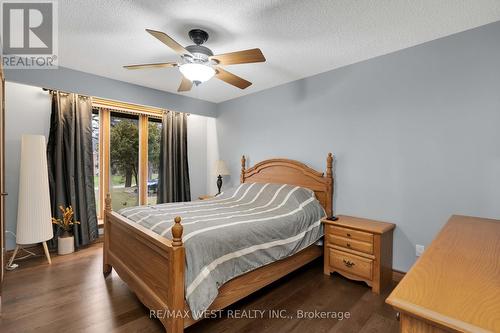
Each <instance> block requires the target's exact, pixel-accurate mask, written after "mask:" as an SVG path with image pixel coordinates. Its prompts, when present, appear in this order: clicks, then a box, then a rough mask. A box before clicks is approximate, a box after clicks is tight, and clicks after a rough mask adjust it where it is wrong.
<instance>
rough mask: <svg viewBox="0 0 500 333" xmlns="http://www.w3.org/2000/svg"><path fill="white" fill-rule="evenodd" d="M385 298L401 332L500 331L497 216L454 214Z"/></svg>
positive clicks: (499, 271) (499, 248)
mask: <svg viewBox="0 0 500 333" xmlns="http://www.w3.org/2000/svg"><path fill="white" fill-rule="evenodd" d="M386 302H387V303H389V304H391V305H392V306H393V307H394V308H396V310H398V311H400V313H401V317H400V318H401V331H402V332H412V333H417V332H429V333H430V332H432V333H441V332H500V221H499V220H491V219H482V218H476V217H466V216H456V215H454V216H452V217H451V218H450V220H449V221H448V223H447V224H446V225H445V226H444V228H443V229H442V230H441V231H440V233H439V234H438V236H437V237H436V239H435V240H434V241H433V242H432V243H431V245H430V246H429V247H428V249H427V250H426V251H425V252H424V254H423V255H422V257H420V259H419V260H418V261H417V263H416V264H415V265H414V266H413V267H412V269H411V270H410V271H409V272H408V273H407V274H406V276H405V277H404V278H403V280H402V281H401V282H400V283H399V285H398V286H397V287H396V288H395V289H394V291H393V292H392V293H391V294H390V295H389V297H388V298H387V300H386Z"/></svg>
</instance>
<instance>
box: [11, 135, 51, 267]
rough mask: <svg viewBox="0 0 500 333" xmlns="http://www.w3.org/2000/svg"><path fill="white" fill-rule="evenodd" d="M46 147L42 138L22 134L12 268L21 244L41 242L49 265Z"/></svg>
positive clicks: (48, 195)
mask: <svg viewBox="0 0 500 333" xmlns="http://www.w3.org/2000/svg"><path fill="white" fill-rule="evenodd" d="M46 149H47V146H46V144H45V137H44V136H43V135H23V137H22V139H21V169H20V172H19V199H18V206H17V233H16V249H15V250H14V253H13V255H12V258H10V261H9V265H8V266H9V267H10V266H12V262H13V261H14V259H15V257H16V254H17V252H18V251H19V249H20V248H21V247H22V245H27V244H36V243H42V244H43V249H44V251H45V256H46V257H47V261H48V262H49V264H50V263H51V260H50V254H49V249H48V248H47V241H48V240H49V239H51V238H52V237H54V234H53V231H52V221H51V218H52V214H51V210H50V192H49V191H50V190H49V175H48V171H47V155H46Z"/></svg>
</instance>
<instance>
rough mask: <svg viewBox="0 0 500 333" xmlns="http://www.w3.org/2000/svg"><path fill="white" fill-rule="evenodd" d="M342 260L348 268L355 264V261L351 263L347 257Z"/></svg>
mask: <svg viewBox="0 0 500 333" xmlns="http://www.w3.org/2000/svg"><path fill="white" fill-rule="evenodd" d="M343 261H344V265H346V266H347V267H349V268H350V267H352V266H354V265H356V264H355V263H353V262H352V261H350V260H347V259H344V260H343Z"/></svg>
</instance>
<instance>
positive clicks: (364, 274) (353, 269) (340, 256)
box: [330, 249, 373, 280]
mask: <svg viewBox="0 0 500 333" xmlns="http://www.w3.org/2000/svg"><path fill="white" fill-rule="evenodd" d="M330 266H332V267H334V268H337V269H339V270H341V271H344V272H348V273H350V274H353V275H356V276H359V277H361V278H365V279H368V280H372V271H373V260H370V259H367V258H363V257H358V256H356V255H353V254H349V253H346V252H342V251H337V250H332V249H330Z"/></svg>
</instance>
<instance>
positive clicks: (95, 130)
mask: <svg viewBox="0 0 500 333" xmlns="http://www.w3.org/2000/svg"><path fill="white" fill-rule="evenodd" d="M92 152H93V159H94V192H95V203H96V209H97V217H98V218H99V217H100V214H99V212H100V211H101V207H100V202H101V200H99V198H100V197H99V161H100V158H99V109H96V108H94V109H93V110H92Z"/></svg>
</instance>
